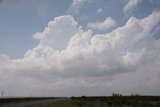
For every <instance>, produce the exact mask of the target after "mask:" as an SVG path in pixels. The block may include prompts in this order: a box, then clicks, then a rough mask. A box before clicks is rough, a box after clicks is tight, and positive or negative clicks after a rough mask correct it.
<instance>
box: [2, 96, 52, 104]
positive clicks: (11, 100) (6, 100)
mask: <svg viewBox="0 0 160 107" xmlns="http://www.w3.org/2000/svg"><path fill="white" fill-rule="evenodd" d="M44 99H53V97H25V98H0V105H3V104H12V103H19V102H26V101H36V100H44Z"/></svg>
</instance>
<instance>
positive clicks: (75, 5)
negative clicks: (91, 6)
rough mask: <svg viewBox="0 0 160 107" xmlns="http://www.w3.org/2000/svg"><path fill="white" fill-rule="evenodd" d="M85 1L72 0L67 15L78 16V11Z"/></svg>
mask: <svg viewBox="0 0 160 107" xmlns="http://www.w3.org/2000/svg"><path fill="white" fill-rule="evenodd" d="M86 1H87V0H72V3H71V4H70V7H69V9H68V13H70V14H73V15H74V14H75V15H78V14H79V10H80V9H81V7H82V6H83V4H84V3H85V2H86Z"/></svg>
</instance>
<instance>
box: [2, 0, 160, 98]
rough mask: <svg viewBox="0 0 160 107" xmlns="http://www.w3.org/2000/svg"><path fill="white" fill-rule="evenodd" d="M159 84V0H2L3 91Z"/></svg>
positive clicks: (65, 92)
mask: <svg viewBox="0 0 160 107" xmlns="http://www.w3.org/2000/svg"><path fill="white" fill-rule="evenodd" d="M159 90H160V1H159V0H0V92H2V91H4V96H42V95H43V96H81V95H89V96H95V95H98V96H101V95H103V96H104V95H106V96H109V95H112V93H121V94H123V95H131V94H135V93H137V94H142V95H160V91H159Z"/></svg>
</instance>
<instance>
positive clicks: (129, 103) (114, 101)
mask: <svg viewBox="0 0 160 107" xmlns="http://www.w3.org/2000/svg"><path fill="white" fill-rule="evenodd" d="M46 107H160V97H159V96H112V97H85V96H82V97H72V98H70V99H66V100H63V101H57V102H54V103H51V104H49V105H48V106H46Z"/></svg>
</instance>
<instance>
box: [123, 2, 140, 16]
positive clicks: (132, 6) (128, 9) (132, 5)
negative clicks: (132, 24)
mask: <svg viewBox="0 0 160 107" xmlns="http://www.w3.org/2000/svg"><path fill="white" fill-rule="evenodd" d="M141 1H142V0H128V3H127V4H126V5H125V7H124V8H123V12H124V13H125V14H127V15H128V14H131V13H132V11H133V10H134V9H135V7H136V6H137V5H138V4H139V3H140V2H141Z"/></svg>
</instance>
